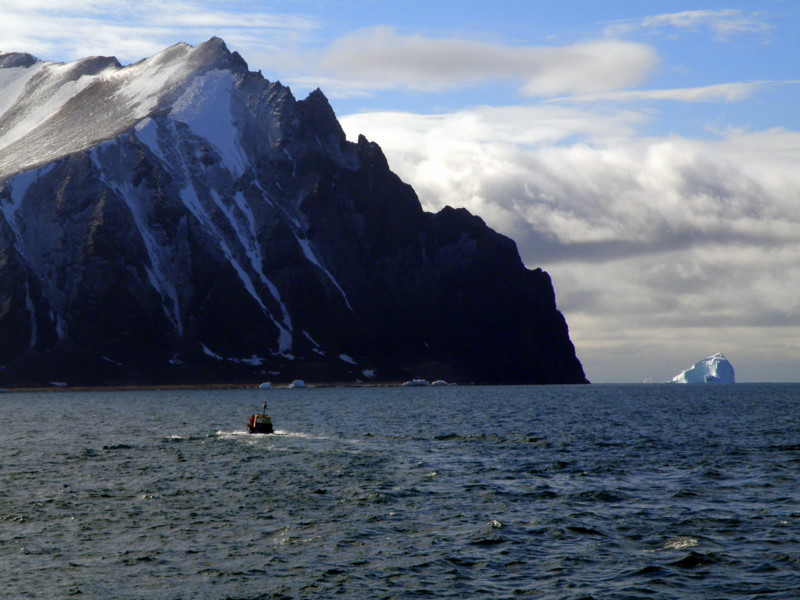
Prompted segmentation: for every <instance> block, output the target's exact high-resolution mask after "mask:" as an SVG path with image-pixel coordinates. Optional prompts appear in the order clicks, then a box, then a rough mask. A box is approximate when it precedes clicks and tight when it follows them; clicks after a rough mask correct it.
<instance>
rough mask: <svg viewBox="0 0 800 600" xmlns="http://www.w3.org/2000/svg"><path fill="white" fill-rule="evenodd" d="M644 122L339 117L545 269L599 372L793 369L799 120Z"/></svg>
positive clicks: (494, 113) (418, 185)
mask: <svg viewBox="0 0 800 600" xmlns="http://www.w3.org/2000/svg"><path fill="white" fill-rule="evenodd" d="M641 120H642V116H641V115H639V114H637V113H634V112H630V111H628V112H616V113H607V114H602V115H601V114H598V113H597V112H596V111H591V110H586V111H583V110H579V109H574V108H565V107H558V106H546V107H506V108H477V109H473V110H465V111H460V112H457V113H453V114H446V115H435V116H431V115H426V116H422V115H414V114H404V113H391V114H384V113H372V114H357V115H350V116H348V117H345V118H344V119H342V121H343V125H344V127H345V130H346V131H347V132H348V135H350V136H355V135H356V134H357V133H364V134H366V135H367V137H369V138H370V139H374V140H376V141H378V142H379V144H380V145H381V146H382V147H383V149H384V151H385V152H386V154H387V156H388V158H389V162H390V164H391V165H392V167H393V169H394V170H395V171H397V172H398V174H399V175H400V176H401V177H402V178H404V179H405V180H406V181H408V182H409V183H411V184H412V185H413V186H414V188H415V189H416V191H417V193H418V194H419V195H420V199H421V200H422V202H423V204H424V205H425V206H426V208H427V209H429V210H438V209H439V208H441V207H442V206H443V205H445V204H450V205H453V206H464V207H466V208H468V209H470V210H471V211H472V212H474V213H475V214H478V215H480V216H481V217H483V218H484V220H486V221H487V222H488V223H489V225H491V226H492V227H494V228H496V229H498V230H499V231H501V232H503V233H506V234H507V235H509V236H510V237H512V238H514V239H515V240H516V241H517V243H518V246H519V248H520V252H521V254H522V257H523V260H524V261H525V262H526V264H528V265H529V266H531V267H533V266H543V267H544V268H546V269H548V270H549V271H550V273H551V275H552V276H553V278H554V282H555V285H556V291H557V293H558V298H559V306H560V307H561V309H562V310H563V311H564V312H565V314H566V316H567V319H568V322H569V323H570V327H571V332H572V337H573V341H575V343H576V346H577V348H578V351H579V357H580V358H581V359H582V360H583V362H584V366H585V368H586V370H587V373H588V376H589V377H590V379H591V378H592V373H593V371H595V372H602V373H605V374H606V375H605V377H606V378H607V379H610V380H617V381H636V380H642V379H645V378H654V379H656V380H668V379H670V378H671V377H672V375H674V374H675V373H677V372H678V371H679V370H680V369H682V368H684V367H685V365H684V364H683V363H687V361H688V362H691V361H692V360H696V359H699V358H702V357H703V356H707V355H709V354H712V353H713V352H716V351H723V352H725V353H726V355H729V358H730V359H731V361H732V362H734V364H735V366H736V368H737V373H739V374H740V375H741V376H740V379H741V380H747V379H748V378H750V379H753V378H757V379H758V378H761V379H764V378H779V379H780V378H782V379H786V378H787V376H788V375H787V374H790V373H798V370H797V364H796V361H797V357H798V356H800V172H798V170H797V169H796V165H797V164H798V163H800V133H796V132H790V131H784V130H780V129H776V130H770V131H763V132H757V133H751V132H745V131H728V132H726V133H725V134H724V136H722V137H720V138H719V139H716V140H694V139H688V138H684V137H677V136H673V137H666V138H639V137H636V135H635V130H636V126H637V125H638V124H639V123H640V122H641ZM791 361H795V364H794V365H792V364H790V363H791ZM687 364H688V363H687ZM676 369H677V370H676ZM672 371H675V373H672ZM748 373H750V375H749V376H748ZM795 378H796V376H795Z"/></svg>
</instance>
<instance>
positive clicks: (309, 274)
mask: <svg viewBox="0 0 800 600" xmlns="http://www.w3.org/2000/svg"><path fill="white" fill-rule="evenodd" d="M25 69H34V71H31V72H23V70H25ZM0 88H2V89H6V90H10V92H9V93H8V94H7V95H6V100H5V103H4V104H0V294H1V295H2V297H0V364H2V365H3V367H2V368H0V381H3V380H6V381H11V382H12V383H16V382H23V383H41V382H46V381H49V380H69V381H70V382H71V383H72V382H74V383H76V384H77V383H97V382H99V383H128V382H132V381H138V382H168V381H203V380H212V379H213V380H231V381H233V380H243V379H247V378H263V379H276V380H279V379H281V378H283V379H286V378H293V377H296V376H302V377H304V378H306V379H309V380H329V381H332V380H341V381H348V380H354V379H365V378H369V377H373V378H376V379H380V380H386V379H397V378H402V377H408V376H416V375H421V376H428V377H435V378H448V379H458V380H461V381H477V382H485V383H567V382H570V383H577V382H585V381H586V379H585V376H584V374H583V370H582V368H581V366H580V362H579V361H578V359H577V357H576V356H575V351H574V347H573V346H572V343H571V342H570V340H569V336H568V330H567V325H566V321H565V320H564V318H563V315H561V313H560V312H558V310H557V307H556V303H555V293H554V291H553V288H552V284H551V282H550V278H549V276H548V275H547V274H546V273H544V272H543V271H541V269H535V270H533V271H531V270H528V269H526V268H525V266H524V265H523V264H522V261H521V260H520V258H519V254H518V252H517V250H516V245H515V244H514V243H513V241H511V240H510V239H508V238H505V237H504V236H501V235H500V234H497V233H496V232H494V231H492V230H491V229H489V228H488V227H487V226H486V225H485V223H483V221H482V220H481V219H480V218H479V217H476V216H473V215H470V214H469V213H468V212H467V211H465V210H464V209H451V208H446V209H444V210H443V211H440V212H439V213H436V214H431V213H426V212H424V211H423V210H422V207H421V205H420V203H419V200H418V198H417V197H416V194H415V193H414V191H413V189H412V188H411V186H409V185H408V184H406V183H404V182H402V181H401V180H400V178H399V177H397V175H395V174H394V173H392V172H391V170H390V168H389V165H388V161H387V160H386V157H385V156H384V154H383V152H382V151H381V149H380V147H379V146H378V145H377V144H376V143H375V142H370V141H369V140H367V139H366V138H365V137H363V136H359V138H358V141H357V142H349V141H347V139H346V136H345V134H344V131H343V130H342V128H341V126H340V124H339V122H338V120H337V119H336V116H335V113H334V111H333V109H332V108H331V106H330V104H329V103H328V101H327V99H326V98H325V96H324V94H323V93H322V92H321V91H320V90H319V89H317V90H315V91H313V92H311V94H309V96H308V97H307V98H305V99H303V100H297V99H295V98H294V96H293V95H292V93H291V90H289V88H287V87H286V86H283V85H282V84H280V83H279V82H269V81H268V80H266V79H265V78H264V77H263V76H262V75H261V74H260V73H254V72H251V71H249V69H248V67H247V64H246V62H245V61H244V60H243V59H242V57H241V56H240V55H239V54H238V53H236V52H230V51H229V50H228V48H227V46H226V45H225V43H224V42H223V41H222V40H221V39H220V38H211V39H210V40H209V41H207V42H205V43H203V44H199V45H197V46H194V47H192V46H189V45H188V44H176V45H173V46H171V47H169V48H167V49H166V50H164V51H163V52H161V53H159V54H157V55H155V56H153V57H151V58H148V59H144V60H142V61H139V62H137V63H134V64H132V65H128V66H124V67H123V66H121V65H120V64H119V62H118V61H116V59H113V58H109V57H91V58H88V59H82V60H79V61H75V62H74V63H67V64H57V63H46V62H43V61H38V59H34V58H33V57H31V56H30V55H25V54H21V53H17V54H13V55H10V54H0ZM14 92H15V93H16V95H14ZM12 96H13V97H12Z"/></svg>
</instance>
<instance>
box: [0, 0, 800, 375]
mask: <svg viewBox="0 0 800 600" xmlns="http://www.w3.org/2000/svg"><path fill="white" fill-rule="evenodd" d="M0 23H2V27H0V51H5V52H9V51H25V52H30V53H32V54H34V55H36V56H37V57H39V58H41V59H44V60H53V61H69V60H74V59H77V58H82V57H85V56H92V55H106V56H116V57H117V58H118V59H119V60H120V61H122V62H123V63H128V62H133V61H136V60H139V59H141V58H145V57H147V56H151V55H153V54H155V53H157V52H159V51H161V50H163V49H164V48H166V47H167V46H169V45H172V44H174V43H177V42H188V43H190V44H197V43H200V42H203V41H205V40H206V39H208V38H209V37H211V36H214V35H216V36H219V37H222V38H223V39H224V40H225V41H226V43H227V45H228V47H229V48H230V49H231V50H236V51H238V52H239V53H240V54H241V55H242V56H243V57H244V59H245V60H246V61H247V63H248V64H249V66H250V69H251V70H261V72H262V74H263V75H264V77H266V78H267V79H269V80H280V81H281V82H282V83H284V84H287V85H289V86H290V87H291V89H292V91H293V93H294V94H295V96H297V97H298V98H302V97H305V96H306V95H307V94H308V93H309V92H310V91H311V90H313V89H315V88H317V87H319V88H321V89H322V91H323V92H324V93H325V94H326V96H327V97H328V98H329V100H330V102H331V104H332V106H333V108H334V110H335V111H336V114H337V116H338V117H339V119H340V121H341V123H342V126H343V128H344V129H345V131H346V133H347V135H348V138H349V139H351V140H355V139H356V138H357V136H358V134H359V133H363V134H364V135H366V136H367V137H368V138H369V139H370V140H373V141H375V142H377V143H378V144H379V145H380V146H381V147H382V148H383V150H384V152H385V154H386V156H387V158H388V160H389V164H390V166H391V167H392V169H393V170H394V171H395V172H396V173H398V175H400V177H401V178H403V179H404V180H405V181H407V182H408V183H410V184H411V185H412V186H413V187H414V188H415V190H416V192H417V194H418V195H419V198H420V201H421V202H422V204H423V206H424V207H425V209H426V210H431V211H436V210H439V209H440V208H442V207H443V206H445V205H450V206H457V207H465V208H467V209H469V210H470V211H471V212H473V213H474V214H477V215H478V216H480V217H481V218H483V219H484V221H486V223H487V224H489V225H490V226H491V227H492V228H494V229H496V230H498V231H500V232H501V233H504V234H506V235H508V236H509V237H511V238H512V239H514V240H515V241H516V242H517V245H518V248H519V251H520V255H521V257H522V260H523V261H524V263H525V264H526V265H527V266H528V267H530V268H535V267H541V268H543V269H545V270H546V271H547V272H548V273H550V275H551V277H552V279H553V284H554V286H555V290H556V297H557V302H558V306H559V308H560V310H561V311H562V312H563V313H564V315H565V317H566V319H567V322H568V324H569V327H570V335H571V338H572V341H573V343H574V344H575V346H576V349H577V354H578V357H579V358H580V360H581V362H582V363H583V365H584V370H585V371H586V374H587V376H588V378H589V379H590V380H591V381H593V382H596V383H600V382H641V381H667V380H670V379H671V378H672V377H673V376H674V375H676V374H677V373H679V372H680V371H682V370H683V369H685V368H687V367H689V366H690V365H691V364H692V363H693V362H695V361H697V360H700V359H702V358H704V357H706V356H709V355H711V354H714V353H716V352H722V353H723V354H725V355H726V356H727V358H728V359H729V360H730V361H731V362H732V363H733V365H734V367H735V369H736V377H737V381H800V168H798V165H800V110H799V109H800V35H798V32H800V2H797V1H796V0H760V1H759V0H753V1H747V2H744V1H739V0H731V1H715V0H709V1H706V2H683V1H671V0H663V1H662V0H641V1H635V0H595V1H591V0H573V1H571V2H570V1H566V0H529V1H522V0H494V1H490V0H486V1H479V0H438V1H437V0H427V1H418V0H403V1H400V0H341V1H333V0H305V1H304V0H294V1H292V0H274V1H262V2H259V1H243V0H227V1H225V0H220V1H217V2H207V1H199V0H197V1H196V0H177V1H174V2H164V1H156V0H136V1H130V0H68V1H67V0H0Z"/></svg>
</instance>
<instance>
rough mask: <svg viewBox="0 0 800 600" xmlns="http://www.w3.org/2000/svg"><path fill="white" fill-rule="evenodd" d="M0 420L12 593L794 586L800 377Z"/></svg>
mask: <svg viewBox="0 0 800 600" xmlns="http://www.w3.org/2000/svg"><path fill="white" fill-rule="evenodd" d="M264 400H267V401H268V412H269V413H270V414H271V415H272V418H273V421H274V423H275V427H276V430H277V433H276V434H275V435H266V436H264V435H248V434H247V433H245V425H246V422H247V419H248V417H249V416H250V414H251V413H253V412H258V410H259V409H260V408H261V404H262V402H263V401H264ZM0 423H2V430H0V597H1V598H9V599H17V598H20V599H21V598H46V599H60V598H71V597H75V598H83V599H114V600H123V599H132V600H133V599H136V600H140V599H159V600H162V599H171V600H179V599H181V600H189V599H192V600H194V599H213V600H216V599H219V600H222V599H237V600H256V599H265V600H266V599H284V600H288V599H304V598H368V599H379V598H398V599H400V598H403V599H405V598H408V599H411V598H459V599H503V598H509V599H510V598H533V599H537V600H555V599H565V600H589V599H594V600H601V599H602V600H612V599H613V600H616V599H619V600H623V599H624V600H629V599H639V598H641V599H645V598H648V599H658V600H670V599H675V600H689V599H698V600H699V599H703V600H709V599H721V600H734V599H762V598H763V599H770V600H797V599H798V598H800V384H786V385H784V384H764V385H761V384H736V385H729V386H713V385H697V386H685V385H684V386H681V385H665V384H652V385H591V386H544V387H528V386H519V387H517V386H514V387H471V386H460V387H457V386H453V387H435V388H434V387H429V388H380V387H364V388H309V389H294V390H290V389H271V390H257V389H252V390H251V389H231V390H207V389H204V390H163V391H155V390H148V391H93V392H70V391H59V392H47V393H16V392H15V393H9V394H2V395H0Z"/></svg>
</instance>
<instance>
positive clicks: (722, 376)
mask: <svg viewBox="0 0 800 600" xmlns="http://www.w3.org/2000/svg"><path fill="white" fill-rule="evenodd" d="M734 381H735V377H734V371H733V365H732V364H731V363H730V361H729V360H728V359H727V358H725V355H723V354H722V353H721V352H717V353H716V354H712V355H711V356H709V357H708V358H704V359H703V360H701V361H698V362H696V363H694V364H693V365H692V366H691V367H689V368H688V369H686V370H685V371H683V372H682V373H679V374H677V375H675V377H673V378H672V383H734Z"/></svg>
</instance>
